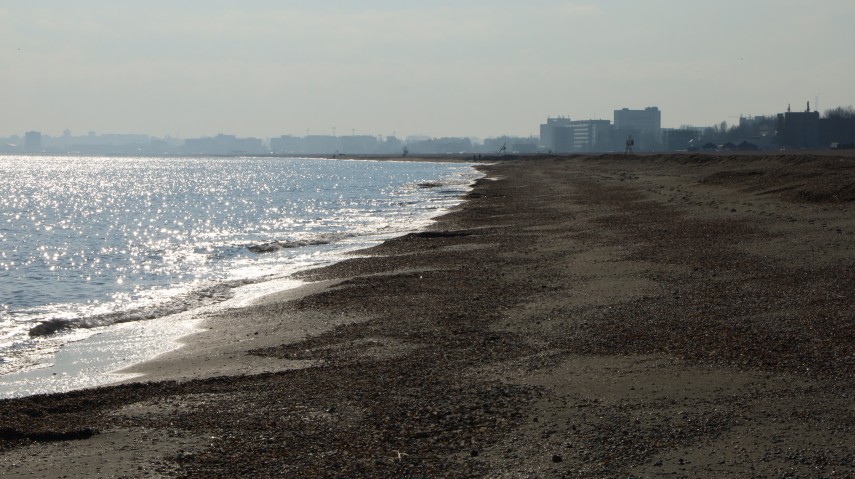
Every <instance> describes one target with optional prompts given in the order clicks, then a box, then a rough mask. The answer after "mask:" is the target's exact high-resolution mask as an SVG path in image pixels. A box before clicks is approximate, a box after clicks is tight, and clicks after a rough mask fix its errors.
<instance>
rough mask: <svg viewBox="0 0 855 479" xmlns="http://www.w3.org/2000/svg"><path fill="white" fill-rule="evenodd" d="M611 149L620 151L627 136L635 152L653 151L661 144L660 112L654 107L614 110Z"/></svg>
mask: <svg viewBox="0 0 855 479" xmlns="http://www.w3.org/2000/svg"><path fill="white" fill-rule="evenodd" d="M614 129H615V134H614V135H613V140H614V142H615V143H614V144H613V147H615V148H617V149H622V147H623V144H624V142H625V141H626V140H627V138H628V137H629V136H632V137H633V140H634V143H635V149H636V150H647V151H653V150H656V149H658V148H659V147H660V146H661V144H662V112H660V111H659V108H657V107H655V106H651V107H647V108H645V109H643V110H630V109H629V108H624V109H621V110H615V126H614Z"/></svg>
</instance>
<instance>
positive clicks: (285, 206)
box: [0, 156, 481, 398]
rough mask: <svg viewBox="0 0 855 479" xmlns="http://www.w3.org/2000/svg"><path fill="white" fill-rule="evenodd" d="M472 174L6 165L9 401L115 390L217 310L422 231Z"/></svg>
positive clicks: (283, 166) (311, 163)
mask: <svg viewBox="0 0 855 479" xmlns="http://www.w3.org/2000/svg"><path fill="white" fill-rule="evenodd" d="M480 176H481V175H480V173H479V172H478V171H477V170H476V169H475V168H474V165H473V164H464V163H441V162H421V161H372V160H361V159H360V160H346V159H326V158H269V157H210V158H207V157H198V158H197V157H194V158H174V157H162V158H160V157H139V158H135V157H75V156H0V398H2V397H15V396H21V395H28V394H36V393H48V392H60V391H67V390H72V389H78V388H82V387H89V386H97V385H101V384H105V383H109V382H111V381H115V380H117V376H115V375H112V374H111V371H113V370H116V369H120V368H121V367H124V366H127V365H129V364H132V363H134V362H139V361H142V360H145V359H147V358H150V357H152V356H154V355H157V354H160V353H162V352H165V351H168V350H170V349H174V348H175V347H177V345H178V343H177V341H176V340H177V339H178V338H180V337H181V336H183V335H186V334H189V333H190V332H192V331H193V328H195V327H196V325H197V324H198V323H199V321H200V320H201V318H204V316H205V315H206V314H211V313H212V312H216V311H220V310H222V309H228V308H234V307H241V306H245V305H247V304H250V303H251V302H252V301H253V300H254V299H255V298H258V297H260V296H263V295H265V294H269V293H272V292H275V291H280V290H282V289H287V288H293V287H297V286H299V285H300V284H301V283H300V282H299V281H297V280H294V279H292V278H291V275H293V273H295V272H298V271H302V270H305V269H309V268H313V267H318V266H323V265H327V264H332V263H334V262H336V261H341V260H342V259H344V258H346V257H348V256H349V255H350V256H352V255H354V254H358V250H360V249H362V248H366V247H369V246H372V245H375V244H378V243H380V242H382V241H383V240H385V239H389V238H392V237H395V236H400V235H403V234H406V233H408V232H413V231H416V230H419V229H423V228H425V227H426V226H428V225H429V224H430V223H431V221H432V219H433V218H435V217H436V216H438V215H440V214H442V213H444V212H446V211H448V210H449V208H451V207H453V206H455V205H457V204H459V203H460V202H461V201H462V198H463V196H464V194H465V193H466V192H467V191H468V190H469V188H470V187H471V185H472V183H473V182H474V180H475V179H477V178H478V177H480Z"/></svg>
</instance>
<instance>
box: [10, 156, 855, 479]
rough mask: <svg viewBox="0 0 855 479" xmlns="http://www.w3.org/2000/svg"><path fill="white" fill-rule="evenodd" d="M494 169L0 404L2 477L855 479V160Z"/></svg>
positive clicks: (516, 161)
mask: <svg viewBox="0 0 855 479" xmlns="http://www.w3.org/2000/svg"><path fill="white" fill-rule="evenodd" d="M466 159H467V160H470V161H471V157H470V158H466ZM484 161H487V159H486V158H485V159H484ZM491 161H493V162H492V163H490V164H488V165H485V166H483V167H481V168H482V169H483V171H484V173H485V174H486V177H485V178H484V179H483V180H480V181H478V182H477V184H476V185H475V187H474V189H473V190H472V192H471V193H470V194H469V195H468V197H467V199H466V201H465V202H464V203H463V204H462V205H461V206H460V207H458V208H456V209H455V210H454V211H452V212H451V213H449V214H447V215H445V216H443V217H441V218H439V219H438V221H437V222H436V223H435V224H434V226H433V227H432V228H431V229H430V230H429V231H424V232H421V233H414V234H410V235H407V236H404V237H400V238H397V239H393V240H389V241H387V242H385V243H384V244H382V245H380V246H377V247H374V248H371V249H369V250H363V251H360V252H359V253H358V254H356V255H354V257H353V258H352V259H349V260H347V261H344V262H340V263H337V264H335V265H332V266H329V267H326V268H322V269H316V270H312V271H309V272H306V273H302V274H301V276H300V278H299V279H301V280H303V281H306V285H305V286H303V287H301V288H298V289H296V290H289V291H285V292H282V293H279V294H273V295H270V296H267V297H265V298H262V299H261V300H259V301H258V302H257V304H255V305H253V306H250V307H246V308H242V309H238V310H232V311H229V312H227V313H225V314H222V315H219V316H216V317H211V318H209V319H207V320H206V321H205V322H204V324H203V326H202V330H201V331H199V332H198V333H196V334H194V335H191V336H188V337H186V338H184V342H185V343H186V345H185V346H184V347H182V348H181V349H178V350H176V351H173V352H170V353H167V354H165V355H163V356H161V357H158V358H156V359H155V360H153V361H150V362H147V363H143V364H140V365H137V366H135V367H133V368H131V370H129V371H126V372H131V373H135V374H143V376H142V377H140V378H138V379H135V380H134V381H133V382H129V383H127V384H121V385H116V386H109V387H101V388H96V389H89V390H83V391H76V392H71V393H65V394H57V395H49V396H31V397H25V398H19V399H10V400H2V401H0V476H2V477H491V478H518V477H532V478H534V477H590V478H599V477H622V478H626V477H686V478H689V477H709V478H713V477H855V381H853V380H855V312H853V311H855V308H853V291H855V156H853V155H851V154H850V155H848V156H837V155H833V154H830V153H828V154H822V155H819V154H817V155H814V154H807V153H805V154H801V153H791V154H790V153H788V154H773V155H770V154H759V153H758V154H750V155H735V156H729V155H724V154H722V155H693V154H673V155H640V156H624V155H604V156H577V157H543V156H538V157H520V158H515V157H511V156H507V157H502V158H494V159H491Z"/></svg>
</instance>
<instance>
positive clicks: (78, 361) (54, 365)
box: [0, 159, 475, 397]
mask: <svg viewBox="0 0 855 479" xmlns="http://www.w3.org/2000/svg"><path fill="white" fill-rule="evenodd" d="M342 160H344V161H346V159H342ZM463 166H467V165H463ZM468 166H469V168H466V170H465V172H464V170H463V169H461V170H460V172H459V173H455V174H454V175H452V176H448V177H447V178H445V181H447V182H448V183H447V184H443V185H444V186H445V187H446V188H447V189H448V190H449V191H451V193H449V191H441V190H434V191H440V192H439V193H427V194H422V195H421V197H422V198H423V201H422V202H421V204H422V205H423V206H422V207H421V209H419V210H418V211H417V212H416V213H412V214H410V215H408V216H407V217H408V218H410V223H409V224H402V225H400V227H401V228H403V229H402V230H401V231H400V232H399V233H397V234H404V232H406V231H407V228H409V229H412V228H414V227H415V226H414V225H421V224H429V222H431V221H432V219H431V218H433V217H435V216H437V215H439V214H442V212H443V211H445V210H446V209H447V208H448V205H449V204H454V203H457V202H459V201H460V200H457V199H455V198H457V197H459V195H454V193H453V192H454V191H457V190H461V193H465V191H466V190H465V188H466V185H467V182H466V181H463V180H464V179H465V178H467V177H469V176H473V174H475V169H474V166H475V165H471V164H470V165H468ZM455 171H456V170H455ZM467 172H468V173H467ZM449 175H451V173H449ZM432 185H433V183H432ZM435 186H442V185H440V183H436V184H435ZM435 186H434V187H435ZM420 188H422V187H420ZM426 189H427V188H424V189H421V191H425V190H426ZM425 196H428V198H426V197H425ZM390 231H397V230H395V229H392V230H390ZM389 234H390V233H388V232H384V231H382V230H378V231H376V232H373V233H371V234H366V233H365V232H362V234H361V235H343V236H342V238H339V239H338V241H330V245H329V247H326V246H324V247H323V248H326V249H324V250H323V252H322V255H323V258H324V259H321V260H317V259H313V260H311V261H312V262H314V263H315V264H312V265H303V266H300V267H297V266H294V265H292V264H291V262H285V263H282V264H281V265H279V268H280V269H279V270H278V271H276V272H272V273H271V272H268V274H267V275H266V276H263V277H259V278H247V279H243V280H241V279H238V280H233V279H222V280H220V281H218V282H216V283H213V282H212V283H210V284H209V285H208V286H205V287H204V289H210V288H218V287H224V288H227V289H229V290H230V291H243V293H238V296H239V297H238V298H226V299H223V298H220V300H219V301H218V302H215V303H213V304H204V299H203V300H202V301H200V303H202V304H201V305H198V304H197V305H194V306H190V307H189V309H187V308H188V306H187V305H186V304H184V303H185V301H183V298H182V297H179V298H178V299H177V300H174V302H179V303H180V304H175V305H172V306H171V304H172V303H170V301H173V300H167V301H166V302H164V303H163V304H162V305H159V306H158V308H159V310H158V311H157V312H156V313H155V314H157V313H162V315H158V316H155V317H154V318H152V319H133V318H131V320H125V319H122V318H121V316H122V315H126V316H127V315H129V314H132V313H135V311H134V310H133V309H132V310H131V313H125V312H116V313H111V315H114V316H116V317H117V318H119V319H118V320H117V322H115V323H112V324H106V320H105V321H104V322H105V326H98V327H89V326H86V327H80V328H69V329H70V330H71V331H70V333H71V334H63V333H64V331H63V332H61V333H60V334H54V332H50V333H49V334H46V335H45V337H46V338H47V341H48V343H49V344H51V345H54V344H55V347H54V348H52V350H47V348H42V349H43V350H38V349H35V350H34V351H31V352H30V355H31V356H35V354H36V353H39V354H40V356H38V357H37V358H32V357H29V358H25V359H30V360H31V361H30V362H29V363H27V364H24V365H22V366H19V368H18V369H17V370H12V371H11V372H7V373H5V374H3V376H0V397H21V396H22V395H30V394H44V393H52V392H66V391H70V390H74V389H81V388H84V387H94V386H100V385H108V384H113V383H119V382H123V380H122V378H121V374H115V375H114V374H113V373H117V372H119V371H121V370H123V369H130V368H132V367H133V366H134V365H136V364H137V363H139V362H145V361H146V360H148V359H151V358H153V357H155V356H158V355H160V354H162V353H165V352H169V351H171V350H173V349H176V348H178V347H180V345H181V344H182V343H183V340H182V339H181V338H182V337H183V336H187V335H189V334H191V333H190V332H188V331H190V330H191V329H192V327H191V326H185V325H184V323H185V322H187V321H194V322H198V320H199V318H200V317H201V318H203V317H204V316H209V315H214V316H216V315H218V314H221V313H220V310H222V309H226V310H228V309H231V308H233V307H235V306H240V305H241V304H242V303H245V301H244V299H245V298H244V297H245V296H247V294H249V295H251V296H255V295H259V294H262V292H263V291H264V290H270V286H268V285H273V284H284V286H280V287H279V288H278V289H282V288H285V289H291V288H292V287H294V285H287V284H285V283H292V281H289V280H288V279H287V277H286V276H290V275H291V274H293V273H294V272H296V271H300V270H302V269H307V268H317V267H320V266H323V265H324V264H329V263H330V262H335V261H340V260H341V259H342V258H347V257H349V256H350V255H352V254H353V252H354V251H355V250H358V249H362V248H365V247H366V245H374V244H377V243H379V242H382V241H383V240H384V239H385V238H387V237H388V236H389ZM308 246H312V247H314V246H315V245H314V244H309V245H308ZM250 249H251V248H250ZM288 251H292V250H291V249H289V250H288ZM293 251H298V250H297V249H294V250H293ZM310 253H311V251H310V252H309V253H303V254H310ZM315 254H317V252H316V253H315ZM259 257H260V256H259ZM313 258H314V257H313ZM304 262H305V261H304ZM293 283H298V282H293ZM198 291H201V290H199V289H196V290H188V291H187V293H186V294H187V296H193V295H201V296H202V297H203V298H206V297H208V296H209V295H206V294H203V293H199V292H198ZM247 291H249V292H248V293H247ZM264 294H267V293H264ZM229 296H230V295H229ZM176 311H177V312H176ZM163 312H165V313H163ZM146 314H150V313H147V312H143V313H142V314H140V315H139V316H140V317H142V316H145V315H146ZM85 319H86V318H84V320H85ZM98 319H99V318H95V321H97V320H98ZM95 321H93V323H94V322H95ZM82 322H85V321H82ZM43 323H44V322H43ZM69 323H70V322H69ZM172 323H176V324H172ZM128 324H132V326H127V325H128ZM188 324H189V323H188ZM58 329H63V328H58ZM139 337H145V338H148V339H147V340H146V341H140V340H139ZM161 337H162V338H161ZM105 338H106V339H105ZM125 343H135V344H137V345H138V346H139V347H138V349H140V350H139V351H136V350H130V349H129V348H128V347H127V345H126V344H125ZM34 348H35V347H34ZM24 352H29V351H24ZM107 358H110V359H107ZM10 364H12V365H14V362H12V363H10ZM7 366H9V369H11V366H10V365H9V364H7ZM90 376H91V377H90Z"/></svg>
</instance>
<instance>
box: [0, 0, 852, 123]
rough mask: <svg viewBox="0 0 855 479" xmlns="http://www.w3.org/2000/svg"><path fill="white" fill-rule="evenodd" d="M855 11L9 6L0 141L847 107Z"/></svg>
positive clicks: (842, 0) (688, 119)
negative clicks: (27, 135)
mask: <svg viewBox="0 0 855 479" xmlns="http://www.w3.org/2000/svg"><path fill="white" fill-rule="evenodd" d="M853 17H855V3H853V2H851V1H850V0H825V1H819V2H812V3H810V4H807V3H804V2H796V1H790V0H786V1H782V0H775V1H771V0H757V1H751V2H737V1H732V0H725V1H719V2H703V3H701V2H691V3H690V2H678V1H675V0H658V1H646V2H637V1H632V0H614V1H610V2H592V1H587V2H586V1H575V2H568V1H549V0H535V1H530V2H525V3H522V2H511V1H490V2H487V1H478V0H464V1H455V2H447V1H427V2H425V1H420V2H410V1H391V0H375V1H369V2H358V3H357V2H343V1H330V2H307V1H286V2H280V1H251V2H237V1H204V2H203V1H185V2H180V3H175V2H166V1H149V2H134V3H131V2H105V1H93V0H86V1H77V2H60V1H57V0H43V1H38V2H32V1H19V0H12V1H6V2H4V3H3V5H2V6H0V45H2V47H0V105H2V107H3V114H2V115H0V136H5V135H12V134H22V133H23V132H25V131H28V130H38V131H41V132H44V133H46V134H49V135H55V136H59V135H61V134H62V132H63V131H64V130H66V129H68V130H71V131H72V132H74V133H75V134H84V133H85V132H88V131H97V132H98V133H144V134H150V135H155V136H167V135H168V136H173V137H185V138H186V137H194V136H205V135H214V134H217V133H229V134H236V135H239V136H241V135H243V136H255V137H263V138H271V137H276V136H279V135H283V134H293V135H306V134H309V133H311V134H334V133H335V132H336V130H337V132H338V134H351V133H355V134H369V135H392V134H396V135H398V136H399V137H404V136H407V135H419V134H421V135H429V136H437V137H440V136H478V137H489V136H498V135H504V134H508V135H520V136H529V135H537V133H538V132H537V127H538V125H539V124H540V123H542V122H543V120H544V118H546V117H548V116H558V115H569V116H571V117H573V118H574V119H575V118H579V119H597V118H603V119H610V118H611V116H612V111H613V110H614V109H617V108H622V107H629V108H644V107H647V106H650V105H657V106H658V107H659V108H660V109H661V110H662V111H663V116H662V126H663V127H678V126H680V125H711V124H716V123H718V122H720V121H723V120H725V121H734V119H735V118H736V117H738V116H739V115H753V114H759V115H762V114H769V113H776V112H780V111H783V110H784V109H785V108H786V107H787V105H788V104H793V106H794V108H796V107H797V108H799V109H801V108H803V105H804V104H805V101H808V100H809V101H811V102H812V103H815V102H816V100H819V105H814V107H815V108H816V107H818V108H819V109H823V108H824V107H833V106H837V105H849V104H852V103H853V101H852V89H851V82H852V79H853V78H855V60H853V59H852V56H851V52H850V48H851V45H852V44H855V29H852V28H851V19H852V18H853Z"/></svg>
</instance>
